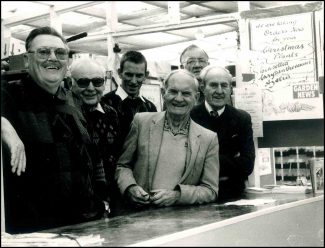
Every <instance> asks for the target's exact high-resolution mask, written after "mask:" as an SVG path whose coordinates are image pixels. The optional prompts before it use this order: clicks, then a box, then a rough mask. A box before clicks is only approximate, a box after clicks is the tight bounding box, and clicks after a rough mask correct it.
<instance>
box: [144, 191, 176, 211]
mask: <svg viewBox="0 0 325 248" xmlns="http://www.w3.org/2000/svg"><path fill="white" fill-rule="evenodd" d="M180 196H181V192H179V191H178V190H168V189H161V190H156V191H155V194H154V195H153V196H151V198H150V201H151V203H152V204H153V205H156V206H159V207H162V206H171V205H173V204H175V202H176V201H177V200H178V199H179V198H180Z"/></svg>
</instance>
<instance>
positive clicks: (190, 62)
mask: <svg viewBox="0 0 325 248" xmlns="http://www.w3.org/2000/svg"><path fill="white" fill-rule="evenodd" d="M196 63H199V64H200V65H206V64H207V63H208V61H207V60H205V59H188V60H187V61H186V64H187V65H192V66H193V65H195V64H196Z"/></svg>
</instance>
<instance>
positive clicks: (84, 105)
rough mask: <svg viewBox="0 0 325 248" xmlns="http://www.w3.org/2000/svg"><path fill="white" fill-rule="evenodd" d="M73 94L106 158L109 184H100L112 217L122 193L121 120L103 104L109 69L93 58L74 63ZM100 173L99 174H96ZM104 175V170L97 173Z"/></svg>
mask: <svg viewBox="0 0 325 248" xmlns="http://www.w3.org/2000/svg"><path fill="white" fill-rule="evenodd" d="M70 72H71V80H72V92H73V95H74V96H75V98H76V99H77V100H79V104H80V105H81V109H82V111H83V114H84V116H85V117H86V120H87V129H88V132H89V134H90V137H91V140H92V141H93V142H94V144H95V145H96V148H97V151H98V154H99V156H100V158H101V159H103V165H104V172H105V178H106V183H107V185H104V184H103V183H102V184H99V183H97V185H95V186H97V188H98V189H99V190H98V191H99V192H101V195H102V198H107V202H109V205H110V210H111V211H112V212H111V215H116V214H117V211H118V210H119V209H118V207H117V206H116V204H117V201H118V200H119V191H118V190H117V186H116V183H115V180H114V174H115V169H116V158H117V152H118V145H117V144H118V138H119V120H118V115H117V112H116V111H115V109H113V108H112V107H111V106H109V105H107V104H105V103H104V102H102V101H101V99H102V96H103V92H104V89H105V68H104V67H103V66H102V65H101V64H100V63H98V62H97V61H95V60H93V59H90V58H83V59H78V60H74V61H73V62H72V64H71V67H70ZM95 172H96V171H95ZM97 173H98V174H100V171H97Z"/></svg>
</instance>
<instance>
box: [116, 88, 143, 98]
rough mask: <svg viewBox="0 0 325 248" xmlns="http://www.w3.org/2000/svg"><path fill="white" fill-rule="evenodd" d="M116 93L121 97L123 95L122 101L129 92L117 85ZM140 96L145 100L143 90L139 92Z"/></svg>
mask: <svg viewBox="0 0 325 248" xmlns="http://www.w3.org/2000/svg"><path fill="white" fill-rule="evenodd" d="M115 94H116V95H118V96H119V97H121V99H122V101H123V100H124V99H125V98H127V97H128V93H126V92H125V90H124V89H123V88H122V87H121V86H118V87H117V90H116V92H115ZM139 98H140V99H141V100H142V101H143V102H145V100H144V98H143V96H142V94H141V92H139Z"/></svg>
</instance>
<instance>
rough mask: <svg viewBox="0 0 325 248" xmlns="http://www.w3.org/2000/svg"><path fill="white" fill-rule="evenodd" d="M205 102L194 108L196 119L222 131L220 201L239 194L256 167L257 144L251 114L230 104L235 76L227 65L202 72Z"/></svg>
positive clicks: (219, 135)
mask: <svg viewBox="0 0 325 248" xmlns="http://www.w3.org/2000/svg"><path fill="white" fill-rule="evenodd" d="M200 78H201V80H202V86H201V87H203V89H202V91H203V93H204V96H205V102H203V103H201V104H199V105H197V106H195V107H194V108H193V109H192V111H191V117H192V119H193V120H194V121H195V122H197V123H198V124H200V125H202V126H203V127H205V128H208V129H210V130H212V131H214V132H216V133H217V134H218V139H219V145H220V150H219V153H220V177H219V194H218V199H219V200H220V201H222V200H227V199H230V198H238V197H240V196H241V194H242V193H243V192H244V189H245V181H246V180H247V178H248V176H249V175H250V174H251V173H252V171H253V169H254V161H255V148H254V141H253V130H252V122H251V116H250V115H249V114H248V113H247V112H245V111H243V110H240V109H236V108H234V107H232V106H230V105H228V104H227V102H229V98H230V95H231V93H232V86H231V79H232V76H231V74H230V73H229V71H228V70H227V69H224V68H222V67H218V66H207V67H205V68H204V69H203V70H202V71H201V73H200Z"/></svg>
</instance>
